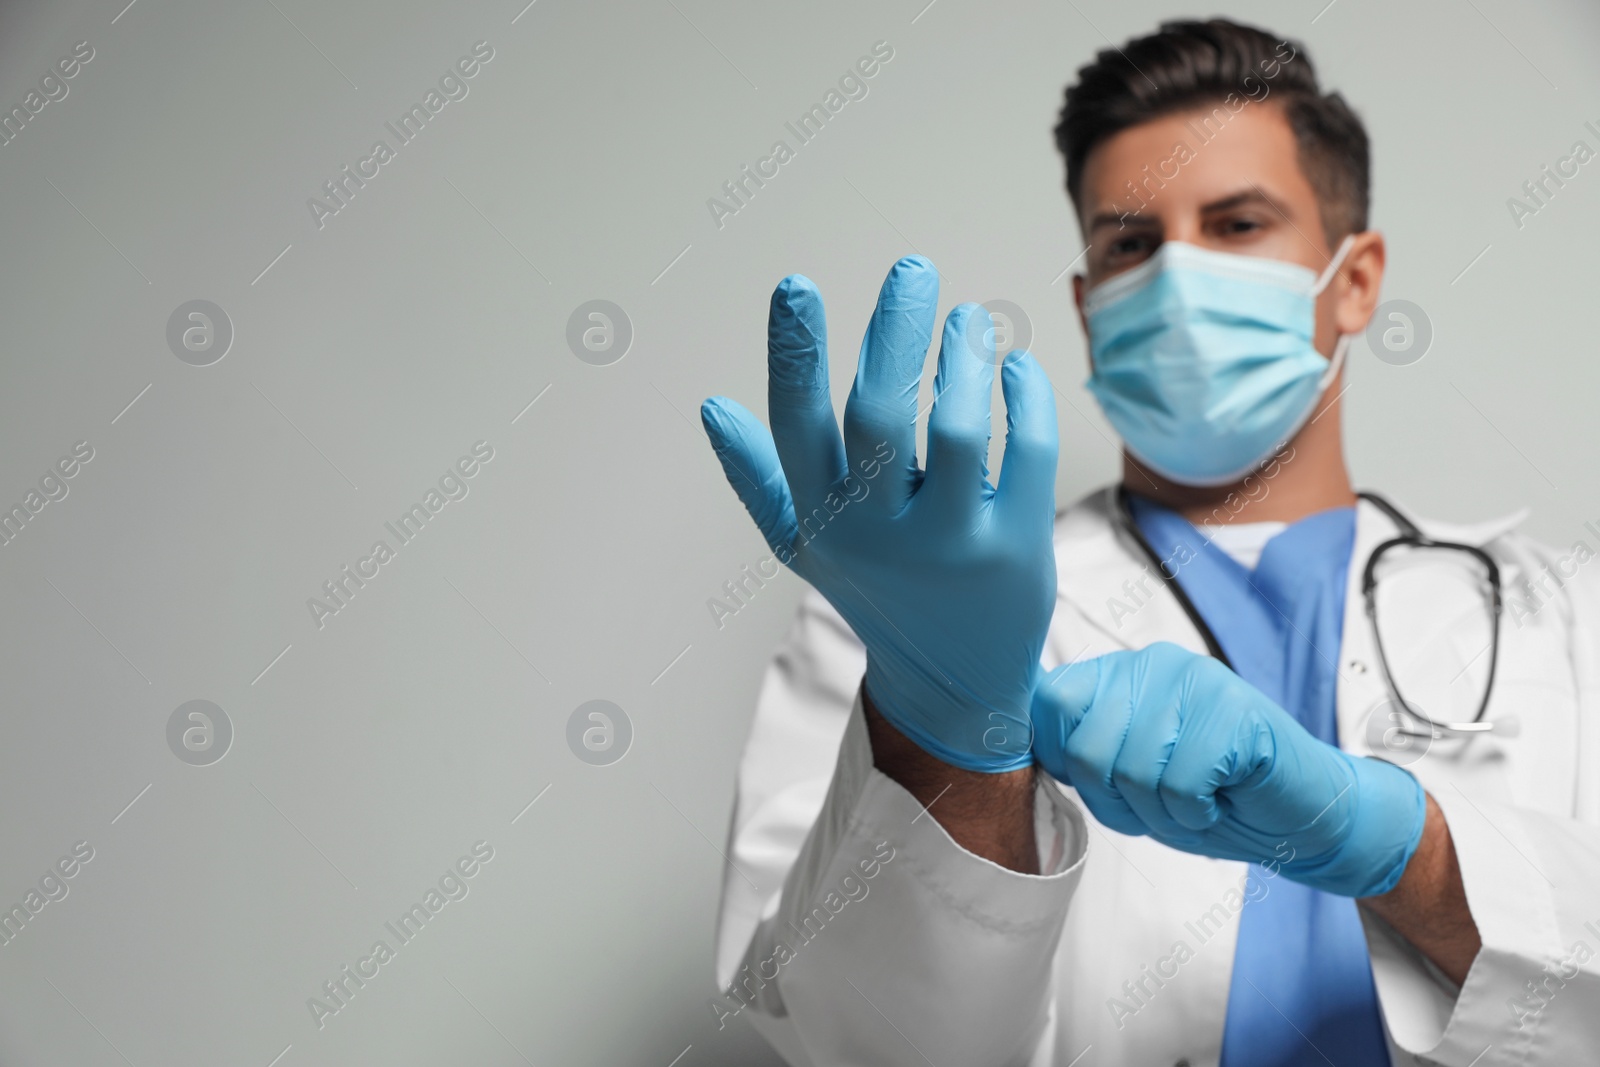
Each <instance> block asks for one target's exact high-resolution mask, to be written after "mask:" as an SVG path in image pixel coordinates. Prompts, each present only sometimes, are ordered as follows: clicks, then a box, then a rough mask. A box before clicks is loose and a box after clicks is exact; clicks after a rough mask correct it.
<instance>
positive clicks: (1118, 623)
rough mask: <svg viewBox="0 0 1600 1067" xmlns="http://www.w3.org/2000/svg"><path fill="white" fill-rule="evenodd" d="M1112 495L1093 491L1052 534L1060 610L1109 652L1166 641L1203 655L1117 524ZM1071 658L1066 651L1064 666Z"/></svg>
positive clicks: (1190, 627)
mask: <svg viewBox="0 0 1600 1067" xmlns="http://www.w3.org/2000/svg"><path fill="white" fill-rule="evenodd" d="M1115 492H1116V487H1115V486H1107V487H1105V488H1103V489H1098V490H1096V491H1095V492H1093V493H1091V494H1090V495H1089V496H1087V497H1085V498H1083V499H1082V500H1081V501H1079V502H1078V503H1077V504H1075V505H1073V506H1072V507H1071V508H1070V509H1069V510H1068V511H1067V513H1066V514H1065V515H1064V516H1063V517H1062V520H1061V523H1060V525H1059V526H1058V528H1057V532H1056V581H1057V592H1056V595H1057V610H1058V611H1071V612H1073V613H1074V614H1075V615H1077V616H1078V617H1079V618H1081V620H1082V621H1083V622H1084V623H1086V624H1087V625H1088V626H1090V627H1092V628H1093V629H1095V630H1097V631H1098V632H1099V634H1100V635H1101V636H1103V637H1104V638H1105V639H1106V640H1107V641H1109V642H1110V643H1111V644H1113V645H1114V646H1118V647H1121V648H1143V647H1145V646H1146V645H1150V644H1154V643H1155V642H1157V641H1170V642H1172V643H1173V644H1176V645H1181V646H1182V647H1184V648H1187V649H1189V650H1190V651H1192V652H1198V653H1200V654H1201V655H1205V654H1206V645H1205V640H1204V639H1203V638H1202V637H1201V636H1200V633H1199V631H1198V630H1196V629H1195V627H1194V624H1193V623H1191V622H1190V621H1189V617H1188V615H1186V614H1185V613H1184V610H1183V608H1182V606H1181V605H1179V603H1178V601H1177V599H1176V598H1175V597H1173V595H1172V590H1171V589H1169V588H1167V583H1166V580H1165V579H1163V578H1162V577H1161V574H1160V573H1159V572H1158V571H1157V570H1156V568H1155V565H1154V564H1152V563H1150V562H1149V560H1148V558H1147V557H1146V556H1145V555H1144V553H1143V552H1142V551H1141V550H1140V549H1139V546H1138V543H1137V542H1136V541H1135V540H1134V539H1133V536H1132V535H1131V534H1130V533H1128V532H1127V530H1126V529H1125V528H1124V527H1123V526H1122V525H1121V523H1120V522H1119V521H1118V520H1117V518H1116V516H1117V505H1116V498H1115ZM1079 643H1080V644H1081V643H1082V642H1081V640H1080V642H1079ZM1075 651H1076V650H1074V649H1066V650H1065V652H1063V653H1062V655H1063V658H1064V659H1070V658H1072V656H1073V655H1074V654H1075Z"/></svg>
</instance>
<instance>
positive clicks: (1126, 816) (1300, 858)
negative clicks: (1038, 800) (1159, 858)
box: [1033, 642, 1427, 897]
mask: <svg viewBox="0 0 1600 1067" xmlns="http://www.w3.org/2000/svg"><path fill="white" fill-rule="evenodd" d="M1033 724H1034V740H1033V746H1034V753H1035V755H1037V757H1038V759H1039V765H1040V766H1041V767H1043V768H1044V769H1045V770H1047V771H1049V772H1050V773H1051V774H1052V775H1054V776H1055V777H1056V778H1059V779H1061V781H1063V782H1066V783H1067V784H1068V785H1070V786H1072V787H1073V788H1074V789H1076V790H1077V791H1078V795H1079V796H1081V797H1082V798H1083V802H1084V803H1085V804H1087V805H1088V807H1089V810H1090V811H1091V812H1093V813H1094V816H1095V818H1097V819H1099V820H1100V821H1101V822H1102V823H1104V824H1105V825H1107V826H1109V827H1111V828H1112V829H1113V830H1117V831H1120V832H1121V833H1125V834H1149V835H1150V836H1151V837H1153V838H1155V839H1156V840H1157V841H1160V842H1161V843H1162V844H1164V845H1169V846H1171V847H1172V848H1176V849H1182V850H1183V851H1184V852H1193V853H1197V854H1198V855H1201V856H1213V857H1215V858H1217V859H1228V860H1248V861H1251V862H1255V863H1265V864H1276V865H1278V866H1279V867H1280V868H1281V870H1282V871H1283V873H1284V874H1285V875H1287V876H1288V877H1289V878H1292V879H1294V880H1295V881H1297V882H1302V883H1304V884H1305V885H1309V886H1311V887H1313V888H1316V889H1322V890H1326V891H1327V892H1329V893H1338V894H1340V895H1342V896H1347V897H1365V896H1372V895H1374V894H1377V893H1384V892H1387V891H1388V890H1390V889H1393V888H1394V885H1395V883H1396V882H1398V881H1399V880H1400V875H1401V874H1402V873H1403V872H1404V871H1405V867H1406V863H1407V862H1408V861H1409V860H1410V859H1411V854H1412V853H1413V852H1414V851H1416V848H1417V842H1418V841H1420V840H1421V838H1422V827H1423V823H1424V821H1425V818H1426V811H1427V809H1426V803H1427V801H1426V795H1425V794H1424V793H1423V790H1422V786H1420V785H1419V784H1417V780H1416V779H1415V778H1413V777H1412V776H1411V775H1410V774H1408V773H1407V772H1406V771H1403V770H1401V769H1400V768H1399V767H1396V766H1394V765H1393V764H1391V763H1385V762H1383V761H1382V760H1376V759H1369V758H1366V757H1361V756H1351V755H1349V754H1348V753H1345V752H1341V751H1340V750H1339V749H1337V748H1335V747H1333V746H1332V745H1330V744H1327V743H1326V742H1323V741H1319V740H1318V739H1317V738H1315V737H1313V736H1312V735H1311V734H1310V733H1309V732H1308V731H1307V730H1306V729H1305V728H1304V727H1302V726H1301V725H1300V724H1299V723H1298V722H1296V721H1295V720H1294V718H1293V717H1292V716H1291V715H1290V714H1289V713H1288V712H1286V711H1284V710H1283V709H1282V708H1280V707H1278V706H1277V705H1276V704H1274V703H1273V702H1272V701H1271V700H1268V699H1267V697H1266V696H1265V695H1263V694H1262V693H1261V691H1260V690H1258V689H1256V688H1255V687H1254V686H1252V685H1250V684H1249V683H1247V682H1246V681H1244V679H1242V678H1240V677H1239V676H1238V675H1237V674H1234V673H1233V672H1232V671H1231V670H1229V669H1228V668H1227V667H1224V666H1223V665H1222V664H1221V663H1219V662H1217V661H1216V660H1214V659H1211V658H1210V657H1209V656H1200V655H1196V654H1195V653H1193V652H1189V651H1186V650H1184V649H1182V648H1179V647H1178V646H1177V645H1171V644H1166V643H1164V642H1163V643H1161V644H1155V645H1151V646H1150V647H1148V648H1143V649H1140V650H1138V651H1136V652H1112V653H1110V654H1109V655H1105V656H1101V657H1099V658H1098V659H1091V660H1085V661H1083V662H1081V663H1071V664H1068V665H1067V666H1065V667H1058V668H1057V669H1056V670H1053V671H1051V672H1050V673H1049V674H1047V675H1046V676H1045V677H1044V678H1043V680H1041V681H1040V683H1039V688H1038V691H1037V692H1036V693H1035V694H1034V699H1033Z"/></svg>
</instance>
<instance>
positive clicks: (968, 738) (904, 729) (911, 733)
mask: <svg viewBox="0 0 1600 1067" xmlns="http://www.w3.org/2000/svg"><path fill="white" fill-rule="evenodd" d="M881 677H882V676H881V675H880V674H879V673H878V672H875V671H874V670H873V665H872V662H871V660H870V659H869V660H868V663H867V676H866V679H865V680H864V681H863V683H862V690H863V694H864V695H865V696H866V698H867V699H868V700H870V701H871V703H872V707H873V709H874V710H876V711H877V712H878V714H880V715H882V716H883V717H884V719H885V720H887V721H888V723H889V724H890V725H891V726H893V727H894V728H895V729H896V730H899V731H900V732H901V733H903V734H905V735H906V736H907V737H909V738H910V739H911V740H912V741H913V742H914V743H915V744H916V745H917V747H918V748H920V749H922V750H923V751H924V752H926V753H928V755H930V756H932V757H934V758H935V759H938V760H941V761H943V762H945V763H948V764H950V765H951V766H952V767H959V768H961V769H962V770H965V771H978V772H980V773H983V774H1003V773H1005V772H1007V771H1015V770H1021V769H1022V768H1023V767H1028V766H1031V765H1032V764H1033V720H1032V719H1031V718H1030V717H1029V715H1028V714H1027V712H1026V711H1025V710H1024V711H1023V712H1022V713H1021V714H1018V713H1015V712H1002V711H996V710H989V711H987V712H986V711H984V710H982V709H981V708H980V707H979V706H978V705H977V704H976V702H974V703H973V705H972V706H971V707H970V708H967V709H961V710H960V711H958V712H957V713H956V715H954V716H951V715H945V716H943V717H942V718H941V719H939V720H938V721H940V722H941V723H942V724H943V723H945V721H946V720H948V719H951V718H954V719H957V720H966V721H965V722H962V723H961V725H960V728H959V729H960V734H961V736H959V737H956V736H948V735H950V733H951V730H950V729H949V728H948V726H947V728H946V729H944V730H942V731H941V733H940V734H935V733H933V732H932V731H931V730H930V729H929V727H928V725H927V724H926V723H927V721H928V720H929V719H930V716H929V714H928V713H929V711H931V710H932V709H933V708H934V707H936V706H938V705H936V704H935V703H934V701H935V700H936V699H938V698H940V697H942V698H943V700H942V703H948V702H949V695H948V694H932V693H920V692H907V691H906V689H907V688H908V686H907V685H905V684H901V685H894V684H893V683H886V682H884V681H882V680H881ZM909 688H911V689H913V690H914V689H915V688H916V687H915V686H910V687H909ZM918 712H920V714H918ZM941 735H944V736H941Z"/></svg>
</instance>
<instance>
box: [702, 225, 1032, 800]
mask: <svg viewBox="0 0 1600 1067" xmlns="http://www.w3.org/2000/svg"><path fill="white" fill-rule="evenodd" d="M938 297H939V275H938V272H937V271H935V270H934V267H933V264H932V263H930V262H928V261H927V260H926V259H923V258H922V257H920V256H909V257H907V258H905V259H902V260H900V261H899V262H897V263H896V264H895V265H894V267H893V268H892V269H891V270H890V271H889V276H888V278H887V279H886V280H885V281H884V283H883V289H882V291H881V292H880V293H879V295H878V306H877V309H876V310H875V311H874V312H873V315H872V320H871V322H870V323H869V325H868V326H867V334H866V337H865V339H864V340H863V341H862V343H861V358H860V362H859V364H858V365H857V369H856V378H855V385H854V387H853V388H852V389H851V390H850V399H849V402H848V403H847V404H846V405H845V411H844V441H843V443H841V442H840V439H839V430H838V427H837V425H836V424H835V422H834V416H833V403H832V400H831V398H830V397H829V394H828V357H827V326H826V323H825V322H824V319H823V312H822V297H821V296H820V295H819V294H818V292H817V289H816V287H815V286H814V285H812V283H811V282H810V281H809V280H808V279H806V278H804V277H802V276H800V275H798V274H795V275H790V276H789V277H787V278H785V279H784V280H783V281H782V282H780V283H779V285H778V288H777V290H776V291H775V292H774V293H773V295H772V308H771V316H770V318H769V320H768V326H767V352H768V356H767V371H768V390H767V410H768V414H769V416H770V418H771V420H772V432H771V433H770V434H769V433H768V432H767V430H766V429H765V428H764V427H763V426H762V425H761V423H760V422H758V421H757V420H756V419H755V418H754V417H753V416H752V415H751V414H750V413H749V412H748V411H746V410H745V409H744V408H742V407H740V406H739V405H738V404H736V403H734V402H733V401H732V400H728V399H726V398H723V397H713V398H711V399H710V400H707V401H706V402H705V404H704V405H703V406H702V407H701V411H700V414H701V419H702V420H703V422H704V423H705V428H706V433H707V434H708V435H709V436H710V438H711V443H712V445H713V447H715V449H716V451H717V455H718V457H719V458H720V459H721V460H722V466H723V470H724V473H725V474H726V475H727V477H728V481H729V483H730V484H731V485H732V486H733V489H734V491H735V492H736V493H738V495H739V499H740V500H742V501H743V502H744V505H745V507H746V508H747V509H748V510H749V512H750V516H751V518H752V519H754V520H755V523H756V525H757V526H758V527H759V528H760V530H761V533H762V535H763V536H765V537H766V539H767V543H768V544H769V545H770V546H771V547H772V549H773V551H774V553H775V554H776V555H777V558H778V559H779V560H780V561H781V562H783V563H785V564H787V565H788V566H789V567H790V568H791V569H793V570H794V572H795V573H796V574H798V575H800V577H802V578H804V579H805V580H806V581H808V582H810V583H811V584H812V585H813V586H815V587H816V588H817V589H818V590H819V591H820V592H821V593H822V595H823V596H825V597H827V599H828V601H829V603H831V604H832V605H833V606H834V607H835V608H837V609H838V611H839V614H840V615H842V616H844V619H845V621H846V622H848V623H849V624H850V627H851V629H853V630H854V631H855V632H856V635H857V636H858V637H860V639H861V642H862V644H864V645H865V646H866V650H867V674H866V680H865V685H866V693H867V696H868V698H869V699H870V700H871V701H872V703H873V705H874V706H875V707H876V708H877V709H878V710H879V711H880V712H881V713H882V714H883V716H884V718H886V719H888V720H889V722H890V723H892V724H893V725H894V726H896V727H897V728H899V729H900V731H901V732H903V733H905V734H906V735H907V736H909V737H910V738H911V739H912V740H913V741H915V742H916V743H917V744H918V745H920V746H921V747H922V748H923V749H924V750H926V751H927V752H929V753H931V754H933V755H934V756H937V757H938V758H939V759H942V760H944V761H945V762H946V763H950V764H953V765H955V766H957V767H963V768H966V769H968V770H975V771H991V772H995V771H1007V770H1012V769H1014V768H1017V767H1022V766H1026V765H1027V764H1029V763H1031V762H1032V758H1033V757H1032V754H1031V752H1030V749H1029V744H1030V741H1031V730H1030V727H1029V722H1028V707H1029V702H1030V699H1031V697H1032V694H1033V688H1034V683H1035V682H1036V681H1037V680H1038V678H1039V675H1040V674H1041V673H1042V670H1041V668H1040V665H1039V654H1040V652H1041V651H1042V650H1043V647H1044V636H1045V630H1046V629H1047V627H1048V626H1049V623H1050V616H1051V613H1052V611H1053V610H1054V607H1055V600H1056V571H1055V555H1054V551H1053V549H1052V534H1053V530H1054V521H1055V470H1056V447H1057V446H1056V417H1055V399H1054V397H1053V396H1052V395H1051V387H1050V382H1049V380H1048V379H1047V378H1046V377H1045V375H1044V371H1043V370H1042V369H1041V368H1040V367H1039V365H1038V363H1036V362H1035V361H1034V360H1033V358H1032V357H1031V356H1028V355H1026V354H1021V353H1014V354H1012V355H1009V356H1007V358H1006V361H1005V365H1004V367H1003V369H1002V372H1001V385H1002V388H1003V391H1004V395H1005V402H1006V430H1007V435H1006V451H1005V462H1004V464H1003V466H1002V469H1001V472H1000V479H999V487H998V488H995V487H993V486H991V485H990V484H989V482H988V480H987V477H988V463H987V456H988V449H989V406H990V395H991V389H992V386H993V383H994V362H995V357H994V335H993V331H992V329H991V326H990V318H989V314H988V312H987V311H985V310H984V309H983V308H982V307H980V306H978V305H976V304H962V305H961V306H959V307H957V308H955V309H954V310H952V311H951V312H950V314H949V315H948V316H946V318H945V323H944V339H943V341H942V343H941V345H940V349H939V371H938V374H937V375H936V376H935V378H934V396H935V400H934V404H933V411H932V414H931V415H930V416H929V419H928V469H927V472H926V473H924V472H923V471H921V470H919V469H918V468H917V461H916V422H917V414H918V412H917V386H918V383H919V382H920V380H921V377H922V365H923V363H924V361H925V360H926V358H927V351H928V344H929V342H930V341H931V339H932V336H933V326H934V318H935V311H936V305H937V302H938Z"/></svg>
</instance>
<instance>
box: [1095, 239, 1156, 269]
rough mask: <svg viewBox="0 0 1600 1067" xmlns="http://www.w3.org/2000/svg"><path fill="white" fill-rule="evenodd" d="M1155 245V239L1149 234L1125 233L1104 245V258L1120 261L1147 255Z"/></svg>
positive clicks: (1115, 261)
mask: <svg viewBox="0 0 1600 1067" xmlns="http://www.w3.org/2000/svg"><path fill="white" fill-rule="evenodd" d="M1155 245H1156V241H1155V239H1154V238H1153V237H1151V236H1150V235H1149V234H1127V235H1126V236H1123V237H1118V238H1116V239H1114V240H1113V241H1112V242H1111V243H1110V244H1109V245H1108V246H1107V247H1106V259H1107V261H1108V262H1113V263H1122V262H1124V261H1126V260H1128V259H1132V258H1137V257H1141V256H1144V255H1148V254H1149V253H1150V251H1151V250H1152V249H1153V248H1154V247H1155Z"/></svg>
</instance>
